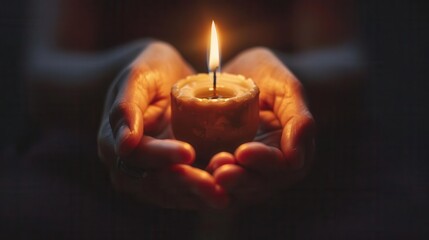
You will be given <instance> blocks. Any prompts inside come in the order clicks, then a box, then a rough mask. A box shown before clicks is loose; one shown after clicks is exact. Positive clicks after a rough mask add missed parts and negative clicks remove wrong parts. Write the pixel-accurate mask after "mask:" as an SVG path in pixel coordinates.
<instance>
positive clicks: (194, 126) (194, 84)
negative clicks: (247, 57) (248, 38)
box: [171, 22, 259, 166]
mask: <svg viewBox="0 0 429 240" xmlns="http://www.w3.org/2000/svg"><path fill="white" fill-rule="evenodd" d="M219 63H220V61H219V46H218V39H217V33H216V28H215V26H214V22H213V23H212V34H211V44H210V56H209V64H208V65H209V72H210V73H209V74H201V73H200V74H197V75H192V76H188V77H187V78H185V79H182V80H180V81H178V82H177V83H176V84H175V85H174V86H173V87H172V89H171V114H172V115H171V118H172V119H171V120H172V128H173V133H174V136H175V138H176V139H178V140H182V141H185V142H188V143H190V144H191V145H192V146H193V147H194V148H195V150H196V154H197V165H201V166H203V165H204V164H206V163H207V161H208V160H210V157H211V156H213V155H214V154H216V153H218V152H221V151H228V152H233V151H234V150H235V149H236V148H237V147H238V146H239V145H240V144H243V143H245V142H249V141H252V140H253V138H254V137H255V134H256V131H257V129H258V124H259V99H258V98H259V89H258V87H257V86H256V84H255V83H254V82H253V81H252V80H251V79H248V78H245V77H244V76H241V75H232V74H228V73H220V71H219V69H220V68H219V65H220V64H219Z"/></svg>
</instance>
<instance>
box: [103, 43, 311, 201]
mask: <svg viewBox="0 0 429 240" xmlns="http://www.w3.org/2000/svg"><path fill="white" fill-rule="evenodd" d="M222 70H223V72H228V73H232V74H240V75H243V76H245V77H248V78H251V79H253V80H254V81H255V83H256V84H257V85H258V87H259V89H260V97H259V103H260V127H259V130H258V133H257V136H256V137H255V139H254V141H253V142H248V143H244V144H242V145H241V146H239V147H238V148H237V149H236V150H235V152H234V153H227V152H220V153H218V154H215V155H214V156H213V157H212V158H211V159H210V160H209V164H208V166H207V167H206V168H205V169H200V168H196V167H194V166H193V165H192V164H193V162H194V161H195V150H194V149H193V148H192V146H191V145H190V144H188V143H186V142H182V141H178V140H176V139H174V137H173V134H172V131H171V126H170V125H171V122H170V121H171V111H170V90H171V87H172V85H173V84H174V83H175V82H176V81H178V80H180V79H182V78H185V77H186V76H188V75H191V74H194V73H195V72H194V70H193V69H192V68H191V67H190V66H189V64H188V63H186V62H185V61H184V59H183V58H182V57H181V55H180V54H179V53H178V51H177V50H175V49H174V47H172V46H171V45H169V44H167V43H163V42H158V41H154V42H151V43H149V44H148V45H147V46H146V47H145V48H144V49H143V50H142V51H141V53H140V54H139V55H138V56H137V57H136V58H135V59H134V60H133V62H132V63H131V64H130V65H128V66H127V67H126V68H125V69H124V70H123V71H122V72H121V73H120V74H119V75H118V76H117V78H116V79H115V81H114V82H113V83H112V84H111V86H110V89H109V92H108V94H107V98H106V101H105V107H104V113H103V116H102V120H101V126H100V129H99V134H98V152H99V156H100V158H101V159H102V161H103V163H104V164H105V165H106V166H107V167H108V169H109V172H110V178H111V182H112V184H113V186H114V188H115V190H116V191H118V192H120V193H123V194H125V195H128V196H131V197H132V198H135V199H137V200H139V201H142V202H147V203H152V204H155V205H158V206H161V207H166V208H178V209H210V208H218V209H222V208H236V207H240V206H248V205H251V204H255V203H259V202H262V201H264V200H267V199H269V198H270V197H271V196H273V195H275V194H276V193H278V192H280V191H283V190H285V189H287V187H289V186H291V185H292V184H294V183H296V182H297V181H299V180H301V179H302V178H303V177H304V176H305V175H306V173H307V172H308V169H309V166H310V165H311V161H312V155H313V152H314V121H313V118H312V115H311V113H310V112H309V110H308V108H307V105H306V103H305V100H304V96H303V89H302V86H301V84H300V82H299V81H298V80H297V79H296V77H295V76H294V75H293V74H292V73H291V72H290V71H289V69H288V68H287V67H286V66H285V65H283V63H282V62H281V61H280V60H279V59H277V57H276V56H275V55H274V54H273V53H272V52H271V51H270V50H268V49H266V48H261V47H258V48H252V49H249V50H246V51H244V52H242V53H241V54H239V55H238V56H237V57H235V58H234V59H233V60H231V61H230V62H229V63H228V64H227V65H226V66H225V67H223V69H222ZM118 158H120V159H121V160H122V161H123V163H124V164H126V165H127V166H129V167H133V168H139V169H142V170H144V171H145V174H144V177H143V178H139V179H135V178H133V177H130V176H129V175H128V174H126V173H125V172H124V171H121V170H120V169H118V167H117V164H116V162H117V159H118Z"/></svg>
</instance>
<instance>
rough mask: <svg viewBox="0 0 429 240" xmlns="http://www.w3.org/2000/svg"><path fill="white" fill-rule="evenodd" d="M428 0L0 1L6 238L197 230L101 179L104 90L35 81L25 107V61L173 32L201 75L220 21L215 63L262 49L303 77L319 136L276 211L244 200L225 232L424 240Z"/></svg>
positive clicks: (167, 37)
mask: <svg viewBox="0 0 429 240" xmlns="http://www.w3.org/2000/svg"><path fill="white" fill-rule="evenodd" d="M426 5H427V4H425V2H424V1H413V2H411V1H396V0H394V1H389V2H388V3H386V2H385V1H352V0H344V1H340V0H328V1H321V0H319V1H318V0H291V1H256V0H247V1H244V0H238V1H226V0H218V1H186V2H184V1H133V0H129V1H114V0H107V1H97V0H94V1H71V0H62V1H53V0H45V1H24V0H16V1H2V5H1V7H0V36H1V38H0V49H1V50H0V52H1V54H0V99H1V101H0V106H1V108H0V109H1V115H0V116H1V119H0V133H1V136H2V137H1V138H0V144H1V145H0V164H1V168H0V194H1V195H0V230H1V231H0V236H4V237H2V239H21V238H22V239H33V238H34V239H36V238H40V239H50V238H52V239H58V238H59V239H64V238H70V239H82V238H83V239H86V238H97V239H98V238H101V237H103V238H105V239H115V238H135V237H136V236H142V234H145V235H144V236H150V237H149V238H156V239H170V238H173V237H175V236H188V238H189V237H190V238H192V237H195V229H194V226H195V225H196V224H198V220H196V219H195V218H193V216H192V214H191V213H187V212H181V211H173V210H159V209H154V208H151V207H142V206H139V205H137V204H134V203H129V202H127V201H126V200H124V199H121V198H120V197H117V196H116V195H115V194H114V193H113V192H112V189H110V187H109V182H108V180H107V177H106V174H105V173H104V171H103V168H102V166H101V164H100V163H98V160H97V153H96V139H95V133H96V131H97V126H98V121H99V111H100V110H101V104H102V101H103V98H104V94H105V89H106V87H107V86H102V87H100V88H99V89H97V90H98V91H94V88H89V90H88V91H89V92H86V93H82V94H77V95H76V94H75V95H72V96H73V97H72V99H73V101H72V102H71V103H67V104H66V105H62V104H61V102H60V103H59V102H57V100H58V99H56V98H55V97H50V96H51V95H50V93H49V92H48V91H49V89H43V88H42V89H38V90H37V91H38V93H39V94H41V95H46V96H48V97H47V100H46V102H45V103H44V104H47V105H45V106H46V109H38V110H37V111H35V112H33V109H32V108H33V102H32V101H33V100H32V99H33V98H31V97H30V94H29V90H28V85H29V84H28V81H31V74H29V70H28V69H32V67H33V65H37V64H35V63H41V64H39V65H41V66H42V68H43V67H44V65H43V63H46V65H47V66H48V67H46V68H47V69H49V66H50V65H49V61H48V60H46V59H49V56H50V55H49V54H46V55H44V54H45V53H46V52H49V53H55V54H58V55H59V56H63V55H62V54H64V56H66V55H67V54H70V53H71V54H78V55H79V56H80V55H82V56H87V55H88V56H95V55H97V54H102V53H103V52H106V51H110V50H112V49H115V48H117V47H119V46H121V45H124V44H126V43H129V42H132V41H135V40H139V39H144V38H148V37H149V38H156V39H160V40H164V41H167V42H169V43H171V44H172V45H174V46H175V47H176V48H177V49H178V50H179V51H180V52H181V53H182V54H183V56H184V57H185V59H186V60H188V61H189V62H190V63H191V64H192V65H193V66H194V67H195V68H196V70H197V71H198V72H205V71H207V70H206V51H207V43H208V35H209V27H210V22H211V20H212V19H214V20H215V22H216V24H217V27H218V32H219V35H220V41H221V49H222V50H221V51H222V62H223V63H226V62H227V61H228V60H230V59H231V58H232V57H234V56H235V55H236V54H238V53H239V52H240V51H242V50H245V49H247V48H249V47H252V46H267V47H269V48H271V49H272V50H273V51H275V53H276V54H277V55H278V57H279V58H280V59H281V60H282V61H283V62H284V63H285V64H286V65H287V66H288V67H289V68H290V69H291V70H292V72H294V73H295V74H296V75H297V77H298V78H299V79H300V80H301V81H302V83H303V85H304V87H305V90H306V93H307V94H306V95H307V99H308V103H309V106H310V109H311V111H312V113H313V115H314V118H315V120H316V124H317V131H318V133H317V139H316V145H317V150H316V152H317V154H316V162H315V165H314V167H313V169H312V172H311V174H310V175H309V176H308V177H307V178H306V180H305V181H304V182H302V183H300V184H298V185H297V186H295V187H293V188H292V189H291V190H290V191H288V192H287V193H285V194H284V196H281V197H280V198H279V200H278V201H280V202H281V203H282V204H281V205H280V206H279V205H275V207H273V206H256V207H254V208H250V209H249V210H248V211H247V212H246V214H244V215H243V216H241V219H240V221H238V223H236V225H234V226H231V228H232V229H233V230H231V232H230V233H229V234H230V237H231V239H237V238H243V239H259V238H262V237H264V238H267V239H270V238H272V239H287V238H290V239H397V238H405V239H427V237H429V228H427V226H428V225H429V216H428V215H429V207H428V200H429V198H428V197H429V174H428V173H429V163H428V160H429V156H428V151H427V149H428V148H429V141H428V140H427V137H428V136H429V135H428V131H429V127H428V124H427V122H428V114H427V109H428V102H429V101H428V97H427V96H428V95H427V91H428V90H429V88H428V80H427V73H428V67H427V65H428V64H429V61H428V60H429V59H428V52H429V51H428V44H427V43H428V42H429V41H428V40H429V39H428V32H427V29H429V26H428V25H429V19H428V18H429V15H428V14H427V13H428V11H427V10H428V9H427V7H426ZM45 51H46V52H45ZM55 54H53V55H55ZM46 56H48V57H46ZM58 59H59V60H58ZM61 59H62V58H55V60H52V61H54V62H58V61H59V62H61ZM39 65H38V66H39ZM65 65H66V64H65ZM51 66H57V65H51ZM59 66H60V67H64V65H59ZM57 70H58V71H59V72H61V68H60V69H57ZM57 76H59V77H61V76H62V75H61V74H59V75H57ZM54 96H55V95H54ZM88 101H89V102H90V103H91V104H86V103H88ZM88 105H89V106H88ZM183 219H186V221H185V222H184V221H183ZM148 234H149V235H148ZM185 238H186V237H185Z"/></svg>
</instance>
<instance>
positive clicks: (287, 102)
mask: <svg viewBox="0 0 429 240" xmlns="http://www.w3.org/2000/svg"><path fill="white" fill-rule="evenodd" d="M224 71H225V72H229V73H235V74H242V75H244V76H246V77H249V78H252V79H253V80H254V81H255V82H256V84H257V85H258V87H259V89H260V101H259V102H260V127H259V130H258V133H257V136H256V137H255V142H250V143H245V144H242V145H241V146H239V147H238V148H237V149H236V151H235V153H234V154H230V153H225V152H223V153H219V154H217V155H215V156H213V158H212V159H211V161H210V164H209V166H208V167H207V170H208V171H209V172H211V173H212V174H213V176H214V178H215V179H216V181H217V182H218V183H219V184H220V185H221V186H223V187H224V188H225V189H226V190H227V191H228V192H229V193H230V194H231V198H232V200H233V201H234V202H235V203H233V204H237V205H247V204H252V203H257V202H259V201H262V200H264V199H267V198H268V197H269V196H271V195H272V194H273V193H275V192H277V191H279V190H281V189H284V188H287V187H288V186H290V185H292V184H294V183H296V182H297V181H299V180H301V179H302V178H303V177H304V176H305V174H306V173H307V171H308V169H309V166H310V164H311V160H312V158H313V151H314V121H313V118H312V116H311V113H310V112H309V111H308V108H307V106H306V103H305V101H304V96H303V92H302V86H301V84H300V82H299V81H298V80H297V79H296V78H295V76H294V75H293V74H292V73H291V72H290V71H289V70H288V69H287V68H286V67H285V66H284V65H283V64H282V63H281V62H280V61H279V60H278V59H277V58H276V57H275V55H274V54H273V53H272V52H271V51H269V50H267V49H264V48H254V49H250V50H247V51H245V52H243V53H242V54H240V55H239V56H238V57H236V58H235V59H233V60H232V61H231V62H230V63H229V64H228V65H227V66H226V67H225V68H224Z"/></svg>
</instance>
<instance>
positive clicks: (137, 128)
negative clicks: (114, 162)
mask: <svg viewBox="0 0 429 240" xmlns="http://www.w3.org/2000/svg"><path fill="white" fill-rule="evenodd" d="M109 121H110V126H111V128H112V131H113V136H114V139H115V152H116V154H117V155H118V156H120V157H124V156H126V155H128V154H130V153H131V152H132V151H133V150H134V148H136V146H137V145H138V144H139V142H140V139H141V138H142V135H143V113H142V111H141V110H140V108H139V107H138V106H137V104H134V103H129V102H121V103H118V104H114V106H113V108H112V111H111V113H110V117H109Z"/></svg>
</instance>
